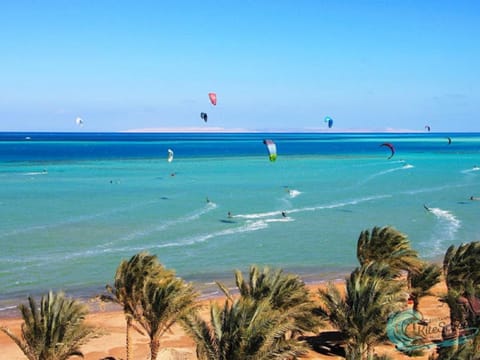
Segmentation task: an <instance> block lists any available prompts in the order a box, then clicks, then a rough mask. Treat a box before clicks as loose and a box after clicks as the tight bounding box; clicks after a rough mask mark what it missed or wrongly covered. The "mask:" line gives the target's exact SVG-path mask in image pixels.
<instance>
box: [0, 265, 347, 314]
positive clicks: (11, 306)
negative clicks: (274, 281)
mask: <svg viewBox="0 0 480 360" xmlns="http://www.w3.org/2000/svg"><path fill="white" fill-rule="evenodd" d="M272 269H277V268H273V267H272ZM352 269H353V267H352ZM283 271H284V273H289V274H294V275H298V276H299V277H300V278H301V279H302V281H303V282H304V283H305V285H306V286H307V287H308V288H310V287H312V286H313V287H316V286H321V285H324V284H326V283H328V282H329V281H333V282H335V283H338V282H342V281H343V280H344V279H345V277H346V276H348V274H349V273H350V272H349V271H346V270H345V271H338V272H336V271H330V272H329V271H325V272H322V273H320V274H312V273H308V274H298V273H296V272H295V271H287V270H283ZM243 272H244V273H245V272H248V269H244V270H243ZM184 280H185V281H186V282H189V283H192V284H193V286H194V288H195V289H196V290H197V291H198V292H199V293H200V296H199V301H209V300H212V299H215V298H218V297H222V296H223V293H222V292H221V291H220V289H219V288H218V286H217V284H216V282H217V281H218V282H221V283H223V284H225V285H226V286H227V287H228V288H229V289H231V290H233V293H235V278H234V273H233V271H232V272H231V273H230V274H229V275H228V276H227V274H223V276H218V277H217V278H216V279H211V280H210V279H209V280H207V279H205V281H202V282H200V281H198V280H197V281H195V280H189V279H188V278H187V279H184ZM49 290H50V289H44V290H42V291H34V292H32V293H29V294H22V295H12V296H8V295H7V296H5V297H3V298H2V297H0V321H2V320H3V319H12V318H15V317H18V316H19V314H18V309H17V308H18V305H19V304H21V303H27V301H28V296H33V297H35V298H40V297H41V296H42V295H45V294H47V293H48V291H49ZM52 290H53V291H64V292H65V294H66V295H67V296H69V297H71V298H74V299H77V300H79V301H81V302H83V303H89V304H91V303H92V302H93V301H94V300H93V299H94V298H95V296H97V295H100V294H104V293H105V285H103V286H95V287H89V288H83V289H77V290H73V291H66V290H64V289H62V288H58V289H57V288H54V289H52ZM97 290H98V291H97ZM98 310H99V311H100V309H98Z"/></svg>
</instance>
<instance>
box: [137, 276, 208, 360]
mask: <svg viewBox="0 0 480 360" xmlns="http://www.w3.org/2000/svg"><path fill="white" fill-rule="evenodd" d="M197 299H198V293H197V292H196V291H195V290H194V289H193V287H192V285H191V284H189V283H186V282H185V281H184V280H183V279H181V278H178V277H175V273H174V272H173V271H172V270H168V269H165V270H164V271H163V272H162V273H161V274H159V275H157V276H155V277H153V278H150V279H149V280H148V281H147V283H146V286H145V289H144V295H143V297H142V299H141V307H142V314H141V316H139V317H138V319H137V321H138V323H139V324H140V325H141V327H142V328H143V329H144V330H145V332H146V333H147V335H148V337H149V338H150V359H151V360H155V359H156V358H157V356H158V352H159V350H160V339H161V338H162V336H163V335H164V334H165V333H166V332H167V331H169V330H171V328H172V326H173V325H174V324H175V323H176V322H177V321H180V322H182V321H183V320H185V319H186V317H187V316H192V315H194V314H195V313H196V311H197V310H198V308H199V302H198V301H197Z"/></svg>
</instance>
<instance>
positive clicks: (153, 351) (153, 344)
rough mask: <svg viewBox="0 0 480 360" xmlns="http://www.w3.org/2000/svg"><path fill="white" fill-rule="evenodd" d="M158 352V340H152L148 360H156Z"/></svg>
mask: <svg viewBox="0 0 480 360" xmlns="http://www.w3.org/2000/svg"><path fill="white" fill-rule="evenodd" d="M159 350H160V340H157V339H153V340H151V341H150V360H156V359H157V356H158V351H159Z"/></svg>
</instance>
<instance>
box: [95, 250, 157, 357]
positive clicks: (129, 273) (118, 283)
mask: <svg viewBox="0 0 480 360" xmlns="http://www.w3.org/2000/svg"><path fill="white" fill-rule="evenodd" d="M162 272H164V268H163V265H162V264H161V263H160V262H159V261H158V258H157V257H156V256H155V255H151V254H149V253H147V252H140V253H138V254H136V255H134V256H132V257H131V258H130V259H129V260H128V261H127V260H122V261H121V262H120V265H119V266H118V268H117V270H116V273H115V279H114V285H113V286H111V285H107V286H106V289H107V292H108V293H107V294H104V295H101V297H100V298H101V300H102V301H106V302H114V303H116V304H119V305H120V306H121V307H122V309H123V313H124V315H125V320H126V331H125V346H126V360H131V359H133V357H132V349H131V343H132V341H131V331H132V329H135V330H137V331H139V332H141V330H140V329H139V328H138V327H137V326H136V324H135V323H134V321H135V320H138V319H140V317H141V316H142V313H143V309H142V300H143V298H144V290H145V286H146V283H147V281H148V280H149V279H150V278H154V277H156V276H159V274H160V273H162Z"/></svg>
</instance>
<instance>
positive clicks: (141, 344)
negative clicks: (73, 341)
mask: <svg viewBox="0 0 480 360" xmlns="http://www.w3.org/2000/svg"><path fill="white" fill-rule="evenodd" d="M319 286H322V285H312V286H309V288H310V291H311V293H312V296H314V298H315V299H316V300H318V297H317V295H316V294H317V289H318V287H319ZM444 292H445V288H444V285H443V284H442V285H439V286H437V287H436V288H435V294H441V293H444ZM210 301H212V300H207V301H204V303H205V305H207V306H206V307H205V310H203V312H202V314H203V316H205V318H207V317H208V310H207V309H208V304H209V302H210ZM420 311H421V313H422V314H423V315H424V317H425V318H426V319H428V320H429V321H430V324H429V329H431V334H429V338H430V339H439V338H440V333H439V332H438V329H435V326H436V325H438V324H440V323H441V322H447V323H448V316H449V311H448V306H446V305H445V304H443V303H441V302H439V301H438V298H437V297H436V296H428V297H425V298H423V299H422V300H421V302H420ZM88 321H89V322H91V323H93V324H95V325H96V326H99V327H101V328H102V329H104V330H105V331H106V332H107V333H108V334H107V335H104V336H102V337H100V338H98V339H93V340H91V341H90V342H89V343H88V344H87V345H85V346H84V347H83V349H82V350H83V352H84V354H85V360H99V359H101V358H103V357H106V356H114V357H116V358H117V359H124V358H125V319H124V316H123V313H122V312H121V311H98V312H95V313H92V314H90V315H89V317H88ZM21 323H22V321H21V320H20V319H1V318H0V325H3V326H7V327H8V328H9V329H11V330H12V331H13V332H15V333H16V334H18V333H19V331H20V325H21ZM328 330H332V329H331V328H330V329H328V328H326V329H321V330H320V333H322V332H324V331H328ZM313 335H314V334H312V336H313ZM161 348H162V349H163V350H162V351H161V352H160V355H159V356H158V359H160V360H161V359H163V360H165V359H177V360H180V359H182V360H194V359H196V356H195V345H194V343H193V341H192V340H191V339H190V338H189V337H187V336H186V335H185V333H184V332H183V330H182V329H181V328H180V327H179V326H175V327H174V328H173V331H172V333H170V334H167V335H166V336H165V337H164V338H163V339H162V342H161ZM0 349H1V354H0V359H8V360H24V359H26V357H25V356H24V355H23V353H22V352H21V351H20V350H19V349H18V347H17V346H16V345H15V343H14V342H13V341H11V339H10V338H9V337H7V336H6V335H5V334H4V333H3V332H0ZM431 351H433V350H427V351H426V352H425V354H424V356H420V357H416V359H419V360H423V359H425V360H426V359H428V354H429V353H430V352H431ZM376 352H377V353H378V354H383V353H388V354H390V355H392V356H393V357H394V358H395V359H405V360H406V359H410V358H409V357H407V356H405V355H403V354H401V353H400V352H398V351H397V350H395V348H394V346H393V345H392V344H384V345H381V346H379V347H377V348H376ZM133 355H134V356H133V358H134V359H148V358H149V346H148V338H147V337H145V336H142V335H140V334H138V333H136V332H134V334H133ZM305 359H330V360H332V359H342V357H340V356H336V355H332V354H328V355H326V354H322V353H320V352H319V351H315V350H311V351H310V352H309V353H308V355H307V356H306V357H305Z"/></svg>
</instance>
